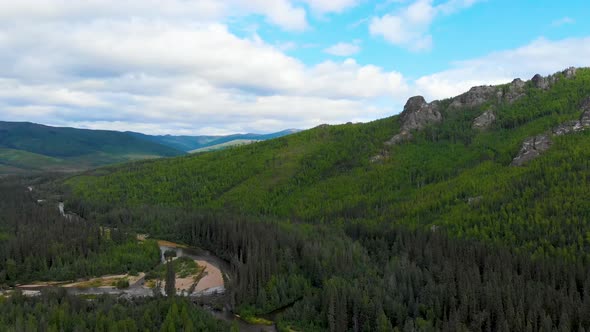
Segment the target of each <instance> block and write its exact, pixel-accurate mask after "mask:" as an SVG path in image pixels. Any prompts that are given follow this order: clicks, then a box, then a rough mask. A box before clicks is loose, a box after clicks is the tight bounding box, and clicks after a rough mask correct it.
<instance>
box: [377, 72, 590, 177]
mask: <svg viewBox="0 0 590 332" xmlns="http://www.w3.org/2000/svg"><path fill="white" fill-rule="evenodd" d="M576 73H577V68H574V67H570V68H568V69H566V70H564V71H561V72H558V73H556V74H553V75H549V76H547V77H543V76H541V75H539V74H537V75H535V76H534V77H533V78H532V79H531V81H530V82H531V83H530V84H528V82H525V81H523V80H521V79H519V78H517V79H515V80H513V81H512V82H511V83H510V84H507V85H502V86H491V85H490V86H485V85H484V86H476V87H473V88H471V89H470V90H469V91H467V92H465V93H463V94H461V95H459V96H457V97H455V98H452V99H451V103H450V105H449V106H448V108H447V109H446V111H447V112H451V111H455V110H461V109H463V108H477V107H480V106H482V105H485V104H486V103H490V104H491V105H492V108H490V109H488V110H487V111H485V112H484V113H482V114H481V115H480V116H478V117H477V118H475V119H474V120H473V123H472V128H473V129H476V130H481V131H483V130H486V129H488V128H490V127H491V126H492V125H493V123H494V122H495V121H496V119H497V114H496V112H495V111H494V108H493V107H494V106H495V105H498V104H502V103H507V104H512V103H514V102H516V101H517V100H519V99H521V98H522V97H524V96H526V91H527V86H528V87H530V86H531V85H532V86H533V87H535V88H537V89H542V90H549V89H551V87H552V86H553V85H554V84H555V83H556V82H558V81H559V80H560V79H564V78H565V79H571V78H574V77H575V76H576ZM582 110H583V112H584V113H583V114H582V117H581V118H580V120H579V121H572V122H567V123H563V124H561V125H560V126H558V127H556V128H554V130H553V132H551V133H548V134H543V135H539V136H536V137H531V138H528V139H527V140H526V141H525V142H524V143H523V147H522V149H521V152H520V153H519V155H518V156H517V157H515V158H514V161H513V163H512V165H522V164H524V163H526V162H527V161H528V160H531V159H534V158H535V157H536V156H539V155H540V153H542V152H543V151H545V150H546V149H547V148H548V147H549V146H550V144H551V138H550V137H551V135H552V134H553V135H565V134H568V133H570V132H576V131H580V130H583V129H585V128H589V127H590V98H588V99H586V101H585V102H584V104H583V105H582ZM442 111H444V110H443V109H442V106H441V103H440V102H439V101H433V102H431V103H427V102H426V100H425V99H424V97H422V96H415V97H412V98H410V99H408V101H407V103H406V105H405V106H404V110H403V112H402V113H401V114H400V117H399V121H400V124H401V127H400V132H399V133H398V134H397V135H395V136H393V137H392V138H391V139H389V140H388V141H386V142H385V145H386V146H392V145H397V144H401V143H403V142H407V141H410V140H412V139H413V135H412V131H414V130H421V129H424V128H425V127H426V126H428V125H432V124H436V123H440V122H442V121H443V116H442ZM384 151H385V150H384ZM388 157H389V155H388V154H387V152H381V153H380V154H379V155H376V156H374V157H373V158H371V162H380V161H382V160H385V159H387V158H388Z"/></svg>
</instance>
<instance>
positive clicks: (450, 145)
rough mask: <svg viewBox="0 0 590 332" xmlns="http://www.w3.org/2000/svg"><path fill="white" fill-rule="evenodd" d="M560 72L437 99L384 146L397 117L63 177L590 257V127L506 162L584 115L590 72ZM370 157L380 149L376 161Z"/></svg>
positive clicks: (94, 191)
mask: <svg viewBox="0 0 590 332" xmlns="http://www.w3.org/2000/svg"><path fill="white" fill-rule="evenodd" d="M558 75H561V76H563V79H560V80H557V82H556V83H555V84H554V85H553V86H552V87H551V88H550V89H548V90H544V89H540V88H536V87H534V86H533V82H528V83H526V86H524V87H523V91H522V96H521V97H520V98H519V99H518V100H516V101H514V102H513V103H509V102H504V101H502V102H498V101H497V100H496V99H495V98H492V99H490V100H486V101H485V103H483V104H482V105H479V106H477V107H467V106H466V107H461V108H458V109H454V108H452V107H449V106H448V105H450V104H451V103H452V101H453V100H446V101H442V102H441V104H442V106H441V108H442V113H443V119H444V120H443V121H442V122H440V123H435V124H430V125H428V126H426V127H425V128H423V129H422V130H419V131H415V132H414V133H413V136H414V137H413V139H412V140H411V141H408V142H405V143H402V144H397V145H393V146H385V145H384V144H383V143H384V142H386V141H387V140H388V139H390V138H391V137H392V136H394V135H395V134H398V133H399V130H400V129H399V128H400V119H399V117H398V116H394V117H391V118H387V119H383V120H378V121H375V122H372V123H368V124H347V125H341V126H321V127H318V128H315V129H312V130H308V131H305V132H301V133H298V134H295V135H292V136H288V137H284V138H281V139H276V140H272V141H268V142H262V143H259V144H256V145H253V146H247V147H240V148H236V149H232V150H228V151H221V152H215V153H208V154H204V155H199V156H194V157H184V158H177V159H167V160H160V161H155V162H145V163H133V164H128V165H123V166H121V167H116V168H111V169H109V171H108V174H106V175H102V171H101V175H100V176H96V175H94V174H87V175H84V176H80V177H75V178H72V179H70V180H69V181H68V185H69V186H71V188H72V189H73V192H74V195H75V197H78V198H81V199H82V200H83V201H84V206H87V207H93V208H95V207H96V208H103V207H112V206H126V207H133V206H136V207H138V206H142V205H144V204H148V205H156V206H173V207H192V208H198V209H200V210H207V211H232V212H235V213H240V214H245V215H249V216H272V217H277V218H280V219H282V220H290V221H292V222H300V221H304V222H309V223H313V224H342V223H344V224H346V223H350V222H351V221H363V222H364V221H366V222H371V223H377V222H379V223H391V222H394V223H396V224H405V225H409V226H412V227H414V226H417V227H419V228H421V229H431V228H432V227H433V226H434V227H435V228H437V229H444V230H445V231H446V232H448V233H450V234H452V235H454V236H458V237H467V238H475V239H481V240H485V241H487V242H499V243H505V244H508V245H511V246H515V247H518V248H522V249H526V250H528V251H533V252H536V254H538V255H545V254H548V255H550V256H554V255H559V256H563V257H566V258H568V259H572V260H573V259H582V258H583V259H588V256H587V248H588V246H590V233H587V232H588V231H589V229H586V228H587V225H586V222H585V219H584V218H585V217H587V216H588V212H589V211H588V208H587V204H586V201H585V199H584V198H585V197H588V194H589V192H588V190H589V188H588V187H587V186H580V183H584V181H586V180H587V179H588V176H589V172H590V169H589V168H588V167H587V166H588V160H590V158H589V157H590V152H589V151H590V150H589V149H588V147H589V145H590V132H588V131H582V132H578V133H572V134H570V135H565V136H559V137H555V138H554V141H553V146H552V147H551V148H550V149H549V150H548V151H547V152H546V153H544V154H543V155H542V156H541V157H540V158H539V159H537V160H533V161H531V162H530V163H528V164H526V165H525V166H523V167H513V166H510V164H511V161H512V159H513V158H514V157H515V156H516V155H517V154H518V153H519V150H520V149H521V144H522V142H523V141H524V140H525V139H526V138H528V137H531V136H535V135H538V134H541V133H544V132H547V131H551V130H552V129H553V128H554V127H556V126H557V125H559V124H561V123H564V122H566V121H569V120H575V119H578V118H580V116H581V114H582V110H581V104H582V102H583V101H584V100H585V99H586V98H588V97H590V71H589V70H586V69H584V70H578V71H577V74H576V75H575V77H572V78H569V79H568V78H566V77H565V76H564V74H561V73H560V74H558ZM497 89H499V90H502V89H504V90H507V91H508V90H509V89H510V85H506V86H501V87H498V88H497ZM457 100H458V99H457ZM491 107H494V109H495V112H496V114H497V120H496V121H495V122H494V123H493V124H492V125H491V128H489V129H488V130H485V131H481V130H478V129H476V128H474V127H473V125H472V123H473V120H474V119H475V118H476V117H478V116H479V115H480V114H482V113H483V112H484V111H486V110H487V109H489V108H491ZM375 155H377V156H379V157H381V158H377V161H375V159H373V158H374V156H375ZM541 235H542V236H541Z"/></svg>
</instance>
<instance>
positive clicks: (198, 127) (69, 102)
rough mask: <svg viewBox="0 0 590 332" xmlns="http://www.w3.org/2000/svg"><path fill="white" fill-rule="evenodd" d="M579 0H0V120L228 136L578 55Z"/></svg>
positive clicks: (581, 49)
mask: <svg viewBox="0 0 590 332" xmlns="http://www.w3.org/2000/svg"><path fill="white" fill-rule="evenodd" d="M587 17H590V3H589V2H588V1H587V0H569V1H548V0H539V1H532V0H522V1H515V0H512V1H508V0H437V1H434V0H382V1H364V0H273V1H268V0H128V1H125V2H120V1H115V0H88V1H84V2H73V1H69V0H21V1H18V2H16V1H13V2H10V1H5V2H2V3H0V63H1V65H2V68H4V70H3V71H0V109H1V110H2V112H1V113H0V114H1V115H2V116H0V120H7V121H32V122H39V123H44V124H50V125H58V126H74V127H81V128H93V129H114V130H135V131H141V132H146V133H153V134H165V133H170V134H227V133H234V132H271V131H276V130H281V129H285V128H302V129H304V128H310V127H313V126H316V125H319V124H322V123H332V124H336V123H343V122H348V121H370V120H373V119H377V118H382V117H385V116H390V115H394V114H397V113H399V112H400V111H401V110H402V108H403V105H404V103H405V101H406V100H407V98H408V97H410V96H412V95H417V94H420V95H424V96H425V97H426V98H427V99H428V100H432V99H438V98H445V97H451V96H454V95H456V94H459V93H461V92H463V91H465V90H467V89H468V88H469V87H471V86H473V85H481V84H499V83H504V82H507V81H510V80H512V79H513V78H515V77H521V78H523V79H529V78H530V77H532V76H533V75H534V74H535V73H541V74H544V75H547V74H550V73H553V72H556V71H558V70H561V69H564V68H565V67H569V66H589V65H590V63H589V62H590V23H589V22H590V20H588V19H586V18H587Z"/></svg>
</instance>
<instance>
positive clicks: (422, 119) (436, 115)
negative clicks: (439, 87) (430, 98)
mask: <svg viewBox="0 0 590 332" xmlns="http://www.w3.org/2000/svg"><path fill="white" fill-rule="evenodd" d="M400 121H401V123H402V130H416V129H422V128H424V127H426V126H427V125H429V124H432V123H437V122H441V121H442V115H441V113H440V112H439V105H438V102H436V101H435V102H432V103H430V104H429V103H427V102H426V100H424V97H422V96H416V97H412V98H410V99H408V102H407V103H406V106H404V111H403V112H402V114H401V115H400Z"/></svg>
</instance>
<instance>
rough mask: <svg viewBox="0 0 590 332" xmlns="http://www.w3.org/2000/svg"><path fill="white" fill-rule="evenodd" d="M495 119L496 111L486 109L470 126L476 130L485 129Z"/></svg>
mask: <svg viewBox="0 0 590 332" xmlns="http://www.w3.org/2000/svg"><path fill="white" fill-rule="evenodd" d="M495 121H496V112H494V110H493V109H491V108H490V109H488V110H487V111H485V112H483V114H482V115H480V116H478V117H477V118H475V120H473V124H472V125H471V128H473V129H477V130H486V129H488V128H489V127H490V126H491V125H492V124H493V123H494V122H495Z"/></svg>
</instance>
